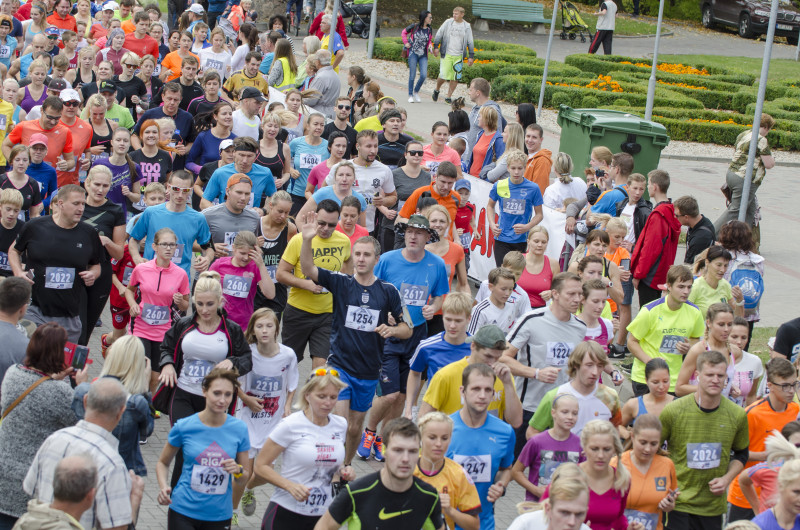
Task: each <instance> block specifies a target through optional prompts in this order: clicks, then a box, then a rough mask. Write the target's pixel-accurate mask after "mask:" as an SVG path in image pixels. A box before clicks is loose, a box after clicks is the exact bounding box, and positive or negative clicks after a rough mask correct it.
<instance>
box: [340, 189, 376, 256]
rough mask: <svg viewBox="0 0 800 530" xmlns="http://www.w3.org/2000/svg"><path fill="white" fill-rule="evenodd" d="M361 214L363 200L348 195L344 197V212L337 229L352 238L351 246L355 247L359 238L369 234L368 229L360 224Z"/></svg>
mask: <svg viewBox="0 0 800 530" xmlns="http://www.w3.org/2000/svg"><path fill="white" fill-rule="evenodd" d="M360 215H361V202H360V201H359V200H358V197H355V196H353V195H348V196H347V197H345V198H344V199H342V213H341V215H340V216H339V224H337V225H336V230H337V231H338V232H341V233H343V234H344V235H346V236H347V237H348V238H349V239H350V248H353V245H354V244H355V242H356V241H358V240H359V238H362V237H364V236H368V235H369V232H367V229H366V228H364V227H363V226H361V225H360V224H358V218H359V216H360Z"/></svg>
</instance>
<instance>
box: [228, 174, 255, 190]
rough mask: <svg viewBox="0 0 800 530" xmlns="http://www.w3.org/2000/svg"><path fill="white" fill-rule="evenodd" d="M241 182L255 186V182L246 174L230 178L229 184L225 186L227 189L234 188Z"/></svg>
mask: <svg viewBox="0 0 800 530" xmlns="http://www.w3.org/2000/svg"><path fill="white" fill-rule="evenodd" d="M240 182H244V183H245V184H250V185H251V186H252V185H253V181H252V180H250V177H248V176H247V175H245V174H244V173H234V174H233V175H231V176H230V177H229V178H228V184H227V185H226V186H225V189H229V188H232V187H233V186H236V185H237V184H239V183H240Z"/></svg>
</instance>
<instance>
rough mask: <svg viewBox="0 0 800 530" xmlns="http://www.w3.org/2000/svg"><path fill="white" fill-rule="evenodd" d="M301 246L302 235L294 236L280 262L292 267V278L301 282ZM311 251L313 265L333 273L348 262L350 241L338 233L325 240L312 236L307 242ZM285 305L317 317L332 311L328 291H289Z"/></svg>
mask: <svg viewBox="0 0 800 530" xmlns="http://www.w3.org/2000/svg"><path fill="white" fill-rule="evenodd" d="M302 246H303V236H302V234H296V235H295V236H294V237H293V238H292V239H291V241H289V244H288V245H286V250H285V251H284V252H283V256H282V257H281V259H282V260H283V261H285V262H287V263H289V264H290V265H291V266H292V267H294V275H295V277H297V278H300V279H303V280H304V279H305V278H306V275H305V274H303V271H302V269H301V268H300V247H302ZM311 248H312V249H313V250H314V265H316V266H317V267H321V268H323V269H327V270H329V271H333V272H339V271H341V270H342V265H343V264H344V262H345V261H347V260H348V259H350V240H349V239H348V238H347V236H346V235H344V234H342V233H341V232H336V231H334V232H333V234H332V235H331V237H329V238H328V239H322V238H321V237H319V236H314V239H312V240H311ZM288 303H289V305H291V306H292V307H296V308H297V309H300V310H302V311H306V312H307V313H313V314H315V315H319V314H322V313H330V312H332V311H333V297H332V295H331V293H330V291H328V290H323V292H322V293H321V294H314V293H312V292H311V291H307V290H305V289H299V288H297V287H291V288H289V300H288Z"/></svg>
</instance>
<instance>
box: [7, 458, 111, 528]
mask: <svg viewBox="0 0 800 530" xmlns="http://www.w3.org/2000/svg"><path fill="white" fill-rule="evenodd" d="M96 487H97V466H95V465H94V460H92V457H91V456H89V455H87V454H76V455H74V456H68V457H66V458H63V459H61V460H60V461H59V462H58V464H56V470H55V473H54V474H53V502H51V503H50V504H47V503H46V502H41V501H39V500H38V499H31V500H30V501H29V502H28V512H27V513H25V514H24V515H23V516H22V517H20V518H19V519H18V520H17V523H16V524H15V525H14V528H16V529H17V530H38V529H39V528H59V529H62V528H63V529H73V528H74V529H82V527H81V525H80V523H78V520H79V519H80V518H81V516H82V515H83V514H84V512H86V510H88V509H89V508H91V507H92V504H94V498H95V492H96Z"/></svg>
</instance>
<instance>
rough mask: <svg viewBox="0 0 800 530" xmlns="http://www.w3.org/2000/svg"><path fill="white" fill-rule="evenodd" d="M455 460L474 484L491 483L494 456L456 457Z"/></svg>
mask: <svg viewBox="0 0 800 530" xmlns="http://www.w3.org/2000/svg"><path fill="white" fill-rule="evenodd" d="M453 460H455V461H456V462H457V463H458V464H460V465H461V467H463V468H464V471H466V472H467V475H469V476H470V478H471V479H472V482H491V481H492V455H490V454H486V455H455V456H454V458H453Z"/></svg>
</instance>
